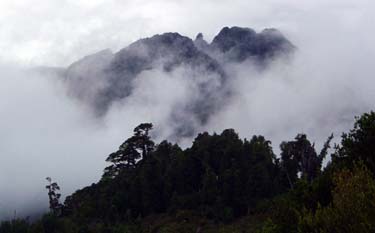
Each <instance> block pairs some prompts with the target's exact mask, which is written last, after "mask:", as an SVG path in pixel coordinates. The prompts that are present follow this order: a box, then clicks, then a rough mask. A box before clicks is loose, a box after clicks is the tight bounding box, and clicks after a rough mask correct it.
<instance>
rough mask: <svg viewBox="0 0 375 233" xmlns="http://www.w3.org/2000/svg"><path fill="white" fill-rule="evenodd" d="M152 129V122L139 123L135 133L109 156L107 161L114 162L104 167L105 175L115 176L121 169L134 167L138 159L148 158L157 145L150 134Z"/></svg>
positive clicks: (107, 176) (108, 176)
mask: <svg viewBox="0 0 375 233" xmlns="http://www.w3.org/2000/svg"><path fill="white" fill-rule="evenodd" d="M151 129H152V124H151V123H143V124H140V125H138V126H137V127H136V128H135V129H134V135H133V136H132V137H130V138H128V139H127V140H126V141H125V142H124V143H122V144H121V146H120V147H119V149H118V150H117V151H116V152H113V153H111V154H110V155H109V156H108V158H107V159H106V161H107V162H110V163H112V164H111V165H110V166H108V167H106V168H105V169H104V175H103V177H106V178H114V177H116V176H118V175H119V174H120V172H121V171H124V170H127V169H131V168H134V167H135V165H136V163H137V161H138V160H140V159H142V158H146V157H147V155H148V154H149V153H150V152H151V151H152V150H153V149H154V146H155V143H154V142H153V141H152V140H151V138H150V136H149V131H150V130H151Z"/></svg>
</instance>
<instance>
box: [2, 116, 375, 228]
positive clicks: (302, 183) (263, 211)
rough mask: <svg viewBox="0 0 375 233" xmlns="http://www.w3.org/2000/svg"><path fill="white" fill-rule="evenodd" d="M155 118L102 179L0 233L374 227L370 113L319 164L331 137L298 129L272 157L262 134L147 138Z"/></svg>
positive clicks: (374, 128)
mask: <svg viewBox="0 0 375 233" xmlns="http://www.w3.org/2000/svg"><path fill="white" fill-rule="evenodd" d="M151 130H152V124H149V123H146V124H141V125H139V126H138V127H136V128H135V129H134V135H133V136H132V137H130V138H129V139H127V140H126V141H125V142H124V143H123V144H122V145H121V146H120V147H119V149H118V150H117V151H115V152H114V153H112V154H110V155H109V156H108V158H107V162H109V166H108V167H106V168H105V169H104V174H103V177H102V179H101V180H100V181H99V182H98V183H96V184H92V185H91V186H89V187H86V188H83V189H82V190H78V191H77V192H75V193H74V194H72V195H71V196H69V197H67V198H66V200H65V202H64V204H60V203H59V197H60V196H59V194H58V190H59V187H58V185H57V184H56V183H51V180H50V179H49V180H48V181H49V182H50V183H49V185H48V186H47V189H48V195H49V198H50V204H51V212H50V213H48V214H46V215H44V216H43V217H42V218H41V219H40V220H38V221H36V222H32V223H31V222H29V221H27V220H22V219H14V220H12V221H6V222H3V223H1V225H0V233H18V232H22V233H34V232H35V233H36V232H45V233H55V232H56V233H57V232H58V233H71V232H77V233H78V232H93V233H94V232H119V233H120V232H124V233H125V232H129V233H130V232H134V233H137V232H144V233H146V232H155V233H156V232H160V233H161V232H163V233H166V232H181V233H184V232H238V233H242V232H259V233H260V232H288V233H289V232H375V180H374V174H375V113H374V112H371V113H366V114H364V115H362V116H361V117H359V118H357V119H356V123H355V125H354V128H353V129H352V130H351V131H350V132H348V133H345V134H343V135H342V139H341V143H340V145H336V146H335V148H334V153H333V154H332V156H331V157H332V159H331V162H329V163H328V165H327V166H326V167H324V168H322V161H323V159H324V158H325V157H326V155H327V153H328V149H329V147H330V143H331V140H332V136H329V137H328V139H327V141H326V143H325V144H324V146H323V148H322V149H321V150H320V151H319V153H318V152H317V151H316V149H315V146H314V144H313V143H311V142H310V141H309V140H308V138H307V136H306V135H304V134H299V135H297V136H296V138H295V139H294V140H292V141H286V142H283V143H282V144H281V145H280V150H281V154H280V156H278V157H277V156H276V155H275V154H274V153H273V150H272V147H271V142H270V141H268V140H266V139H265V138H264V137H262V136H253V137H252V138H251V139H250V140H247V139H244V140H242V139H240V138H239V136H238V135H237V133H236V132H235V131H234V130H232V129H227V130H224V131H223V132H222V133H221V134H213V135H210V134H208V133H202V134H199V135H198V136H197V137H196V138H195V140H194V142H193V144H192V146H191V147H190V148H187V149H184V150H183V149H181V148H180V147H179V146H178V145H176V144H171V143H169V142H167V141H163V142H161V143H160V144H158V145H156V144H155V143H154V142H153V141H152V140H151V138H150V134H149V133H150V131H151Z"/></svg>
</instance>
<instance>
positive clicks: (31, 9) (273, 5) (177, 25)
mask: <svg viewBox="0 0 375 233" xmlns="http://www.w3.org/2000/svg"><path fill="white" fill-rule="evenodd" d="M374 5H375V3H374V1H371V0H263V1H255V0H204V1H202V0H176V1H172V0H153V1H149V0H132V1H130V0H16V1H14V0H1V1H0V38H1V39H0V51H1V54H0V57H1V59H3V60H6V61H16V62H23V63H24V64H27V65H30V64H31V65H35V64H36V65H53V66H65V65H67V64H70V63H71V62H73V61H74V60H76V59H78V58H80V57H82V56H84V55H87V54H89V53H92V52H95V51H98V50H101V49H104V48H111V49H113V50H114V51H116V50H118V49H120V48H122V47H124V46H126V45H128V44H129V43H130V42H132V41H135V40H137V39H139V38H140V37H147V36H151V35H153V34H156V33H162V32H166V31H177V32H180V33H181V34H183V35H187V36H191V37H194V36H195V35H196V34H197V33H198V32H203V33H204V34H205V35H206V37H207V38H208V39H212V37H213V36H214V35H215V34H216V33H217V32H218V31H219V30H220V29H221V28H222V27H223V26H226V25H228V26H232V25H238V26H246V27H253V28H255V29H258V30H259V29H262V28H265V27H277V28H279V29H281V30H282V31H283V32H284V33H285V34H287V35H289V36H290V37H292V38H291V39H294V43H296V44H300V43H301V40H302V41H304V39H306V37H311V35H310V34H311V33H317V32H319V33H320V36H321V37H324V36H325V34H332V33H334V32H335V30H336V29H335V28H340V27H343V28H345V30H347V32H352V33H356V34H358V35H357V36H358V38H359V39H365V38H361V37H366V36H367V33H368V32H367V31H371V28H372V26H373V25H371V22H373V21H374V14H373V11H374V10H373V9H374ZM358 29H364V30H366V31H361V30H358ZM337 36H338V37H337V39H338V40H340V39H342V38H341V37H340V36H341V35H337ZM369 39H370V38H369Z"/></svg>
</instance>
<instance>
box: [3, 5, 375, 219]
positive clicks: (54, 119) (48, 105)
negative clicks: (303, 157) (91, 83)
mask: <svg viewBox="0 0 375 233" xmlns="http://www.w3.org/2000/svg"><path fill="white" fill-rule="evenodd" d="M17 2H19V1H17ZM41 2H42V4H40V5H41V6H42V7H40V6H35V2H34V1H27V0H24V1H22V2H21V3H20V4H18V5H17V4H15V3H13V2H11V1H3V2H2V3H0V9H5V10H2V11H3V12H5V14H0V15H1V16H0V20H1V21H0V23H1V26H2V27H1V29H0V35H1V38H2V39H0V48H2V49H1V50H2V51H4V53H2V54H1V57H0V60H1V61H2V62H1V65H0V82H1V85H0V115H1V121H0V218H2V217H9V216H13V213H14V210H16V211H17V212H18V213H23V214H31V213H33V212H34V211H40V210H45V209H46V208H47V205H48V203H47V194H46V191H45V190H44V186H45V180H44V178H45V177H46V176H51V177H52V178H53V179H54V180H56V181H57V182H58V183H59V184H60V186H61V188H62V191H63V193H64V194H65V195H66V194H70V193H71V192H73V191H74V190H76V189H77V188H80V187H83V186H85V185H89V184H90V183H92V182H96V181H97V180H98V179H99V178H100V176H101V172H102V169H103V168H104V167H105V166H106V164H105V162H104V160H105V158H106V156H107V155H108V154H109V153H110V152H112V151H114V150H115V149H116V148H117V146H118V145H119V144H120V143H121V142H122V141H123V140H124V139H126V137H128V136H129V135H130V134H131V132H132V128H134V126H136V125H137V124H138V123H140V122H153V123H154V125H155V128H156V130H157V131H158V132H159V134H158V138H156V140H161V139H163V138H167V137H169V136H170V135H171V134H173V132H171V131H172V130H173V127H170V124H173V121H171V114H172V113H173V111H174V109H175V106H178V105H180V106H181V105H182V106H183V105H185V104H188V103H189V101H191V100H192V99H193V98H194V96H196V92H197V89H196V86H195V84H194V82H191V80H189V79H188V77H187V76H188V75H186V74H190V73H191V70H189V68H187V67H179V68H177V69H176V70H174V71H173V72H170V73H166V72H164V71H163V70H162V69H158V68H155V69H153V70H148V71H144V72H143V73H141V74H140V75H139V76H140V77H141V78H139V79H137V81H136V83H135V88H134V91H133V93H132V95H131V96H129V97H128V98H126V99H124V100H122V101H119V102H117V103H115V104H114V105H112V106H111V108H110V109H109V111H108V113H107V114H106V115H105V116H104V117H103V118H101V119H98V118H95V117H93V116H92V115H90V112H89V111H88V110H87V108H86V107H85V106H84V105H82V103H80V102H77V101H76V100H74V99H72V98H68V97H67V95H66V90H65V87H64V86H63V85H62V83H61V82H57V81H56V80H57V78H56V77H53V75H51V74H49V75H46V74H40V73H37V72H31V71H30V70H29V69H25V68H24V67H21V66H20V64H21V65H25V63H31V64H38V65H42V64H46V65H58V66H66V65H68V64H70V63H71V62H73V61H74V60H76V59H77V58H79V57H81V56H84V55H87V54H89V53H91V52H94V51H98V50H101V49H103V48H107V47H109V48H112V49H113V50H118V49H120V48H121V47H124V46H125V45H127V44H129V43H130V42H131V41H134V40H136V39H138V38H139V37H144V36H151V35H152V34H154V33H162V32H165V31H179V32H181V33H182V34H185V35H188V36H191V37H193V36H194V34H196V33H197V32H200V31H202V32H203V33H205V32H206V33H207V35H208V38H212V37H213V35H214V34H216V33H217V31H218V30H219V29H220V28H221V27H223V26H226V25H239V26H247V27H255V28H263V27H268V26H272V27H276V28H280V29H281V31H282V32H283V33H284V34H285V35H286V36H287V37H288V39H290V40H291V41H292V42H293V43H294V44H295V45H296V46H297V47H298V50H297V51H296V53H295V54H294V57H293V58H292V59H291V60H289V61H285V60H277V59H276V60H275V61H273V63H272V64H271V65H270V66H269V67H268V69H266V70H258V69H256V68H254V66H253V65H252V64H251V63H249V62H245V63H242V64H237V65H227V66H226V69H227V72H228V73H229V74H230V77H231V81H230V85H231V88H232V90H233V96H232V97H231V98H230V99H229V100H228V101H229V102H226V103H225V106H224V107H223V108H222V109H220V111H218V112H216V113H215V114H214V115H213V116H212V117H211V118H210V120H209V122H208V123H207V124H206V125H200V124H198V123H197V124H196V125H197V128H198V129H197V130H198V131H202V130H207V131H210V132H213V131H216V132H220V131H222V130H223V129H225V128H235V129H236V130H237V131H238V132H239V133H240V136H241V137H250V136H252V135H253V134H262V135H265V136H266V137H267V138H268V139H270V140H272V142H273V147H274V148H277V147H278V144H279V143H280V142H281V141H282V140H290V139H292V138H293V137H294V136H295V135H296V134H297V133H301V132H302V133H306V134H307V135H308V136H309V138H310V139H311V140H313V141H316V142H317V144H318V145H321V143H322V142H323V141H324V140H325V139H326V137H327V136H328V135H329V134H330V133H331V132H333V133H334V134H335V136H337V137H338V136H339V135H340V134H341V132H343V131H346V130H348V129H349V128H350V127H351V126H352V124H353V121H354V116H355V115H359V114H361V113H362V112H365V111H370V110H371V109H372V110H373V109H375V79H374V77H373V75H374V73H375V67H374V66H373V64H372V63H373V61H374V57H375V47H374V46H373V41H375V32H373V31H371V30H370V29H371V27H372V24H371V22H372V20H374V15H375V14H373V12H372V10H371V9H375V8H374V5H375V4H374V3H372V2H370V1H365V0H361V1H356V2H355V4H354V3H353V2H352V1H349V0H346V1H345V0H344V1H314V2H309V1H307V2H306V1H303V2H302V1H294V0H289V1H285V2H283V3H280V2H279V1H276V0H268V1H264V3H259V2H256V1H254V2H249V1H241V0H235V1H231V2H230V4H229V3H228V2H226V1H221V2H220V3H218V2H217V1H205V2H201V1H200V2H199V4H198V1H180V2H179V3H178V4H177V3H176V2H173V1H166V0H163V1H162V0H157V1H152V3H150V2H146V1H134V2H129V1H115V0H113V1H105V2H104V1H100V0H97V1H83V0H81V1H74V2H73V1H60V2H53V3H50V2H48V3H47V1H41ZM197 5H199V6H200V7H199V9H196V8H197ZM228 6H230V7H228ZM26 8H27V9H31V10H30V11H26V12H27V14H26V15H25V16H22V17H21V16H20V14H21V13H23V12H25V11H24V10H23V9H26ZM62 9H65V10H62ZM165 9H169V10H168V12H166V10H165ZM192 10H194V11H195V14H194V15H196V17H195V16H193V17H190V16H191V11H192ZM0 11H1V10H0ZM108 12H111V14H108ZM124 12H126V13H124ZM208 12H210V14H208ZM82 15H85V16H86V17H84V18H83V19H82V17H80V16H82ZM203 15H204V18H205V20H204V22H202V18H203ZM46 16H50V17H51V18H52V20H50V21H46V20H45V17H46ZM25 21H29V22H30V23H29V24H25ZM5 22H6V23H7V25H5ZM23 25H27V26H29V28H28V29H27V28H25V27H24V26H23ZM73 25H74V26H73ZM3 26H4V27H3ZM23 29H25V30H23ZM5 61H9V62H12V63H13V64H9V63H6V62H5ZM15 63H16V64H17V65H15ZM204 78H209V77H204ZM187 117H189V116H187ZM189 119H191V120H192V124H194V118H189ZM337 137H336V138H337ZM189 143H191V139H187V140H185V141H184V142H182V144H184V145H185V146H186V145H189ZM318 148H319V147H318ZM276 150H277V149H276Z"/></svg>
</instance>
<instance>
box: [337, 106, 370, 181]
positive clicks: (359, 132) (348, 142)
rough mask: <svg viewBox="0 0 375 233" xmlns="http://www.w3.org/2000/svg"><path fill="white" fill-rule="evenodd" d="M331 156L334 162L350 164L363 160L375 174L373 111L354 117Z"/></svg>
mask: <svg viewBox="0 0 375 233" xmlns="http://www.w3.org/2000/svg"><path fill="white" fill-rule="evenodd" d="M336 149H337V151H336V153H335V154H334V156H333V161H334V162H335V163H341V164H340V165H341V166H352V165H353V164H354V163H355V162H357V161H363V162H364V163H365V165H366V166H367V167H368V168H369V169H370V170H371V171H372V172H373V174H375V112H370V113H365V114H363V115H362V116H361V117H356V122H355V124H354V128H353V129H352V130H350V132H349V133H344V134H343V135H342V140H341V146H338V147H337V148H336Z"/></svg>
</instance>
